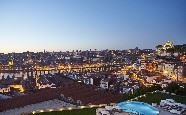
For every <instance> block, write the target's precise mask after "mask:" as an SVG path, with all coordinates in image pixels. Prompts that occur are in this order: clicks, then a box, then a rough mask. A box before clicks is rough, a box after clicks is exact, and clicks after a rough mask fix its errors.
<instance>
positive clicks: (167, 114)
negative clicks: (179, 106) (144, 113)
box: [156, 107, 176, 115]
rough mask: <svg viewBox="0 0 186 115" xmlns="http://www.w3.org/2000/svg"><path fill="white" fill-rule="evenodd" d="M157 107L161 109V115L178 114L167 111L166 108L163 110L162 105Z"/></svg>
mask: <svg viewBox="0 0 186 115" xmlns="http://www.w3.org/2000/svg"><path fill="white" fill-rule="evenodd" d="M156 108H158V109H159V112H160V113H159V115H176V114H172V113H170V112H168V111H165V110H163V109H162V108H160V107H156Z"/></svg>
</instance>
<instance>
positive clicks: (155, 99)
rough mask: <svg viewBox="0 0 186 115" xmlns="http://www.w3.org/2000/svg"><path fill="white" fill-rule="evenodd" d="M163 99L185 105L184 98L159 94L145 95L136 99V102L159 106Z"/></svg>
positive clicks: (185, 100)
mask: <svg viewBox="0 0 186 115" xmlns="http://www.w3.org/2000/svg"><path fill="white" fill-rule="evenodd" d="M164 99H174V100H175V101H176V102H179V103H182V104H186V97H185V96H178V95H171V94H166V93H160V92H157V93H153V94H151V93H147V94H146V97H141V98H138V100H137V101H142V102H146V103H149V104H152V103H157V104H159V103H160V101H161V100H164Z"/></svg>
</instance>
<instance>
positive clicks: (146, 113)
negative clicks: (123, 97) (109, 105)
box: [117, 101, 159, 115]
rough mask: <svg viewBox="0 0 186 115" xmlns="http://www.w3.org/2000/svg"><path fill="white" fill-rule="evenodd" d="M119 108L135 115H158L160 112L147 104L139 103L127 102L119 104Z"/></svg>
mask: <svg viewBox="0 0 186 115" xmlns="http://www.w3.org/2000/svg"><path fill="white" fill-rule="evenodd" d="M117 106H119V108H121V109H122V110H123V111H125V112H129V113H134V114H137V115H158V114H159V110H158V109H157V108H155V107H153V106H151V105H149V104H147V103H143V102H138V101H125V102H121V103H118V104H117Z"/></svg>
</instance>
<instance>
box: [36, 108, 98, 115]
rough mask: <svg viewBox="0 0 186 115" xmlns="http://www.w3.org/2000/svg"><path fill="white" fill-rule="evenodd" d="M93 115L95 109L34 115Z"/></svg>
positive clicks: (37, 114)
mask: <svg viewBox="0 0 186 115" xmlns="http://www.w3.org/2000/svg"><path fill="white" fill-rule="evenodd" d="M95 114H96V108H85V109H74V110H64V111H53V112H43V113H36V114H35V115H95Z"/></svg>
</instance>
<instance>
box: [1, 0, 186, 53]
mask: <svg viewBox="0 0 186 115" xmlns="http://www.w3.org/2000/svg"><path fill="white" fill-rule="evenodd" d="M185 5H186V2H185V1H184V0H179V1H177V0H164V1H161V0H156V1H149V0H141V1H135V2H132V1H130V0H125V1H120V0H118V1H107V0H102V1H98V0H95V1H86V0H78V1H75V0H62V1H60V0H56V1H49V0H40V1H36V0H32V1H24V0H20V1H11V0H3V1H0V17H1V18H0V25H1V27H0V40H1V45H0V52H4V53H8V52H24V51H34V52H38V51H43V50H44V49H45V50H46V51H66V50H70V51H72V50H76V49H79V50H89V49H98V50H103V49H120V50H123V49H129V48H135V47H136V46H138V47H139V48H141V49H145V48H152V49H154V48H155V46H156V45H157V44H162V43H164V42H166V41H168V40H169V41H173V43H174V44H184V43H186V39H185V38H186V13H185V12H186V8H185V7H184V6H185Z"/></svg>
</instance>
